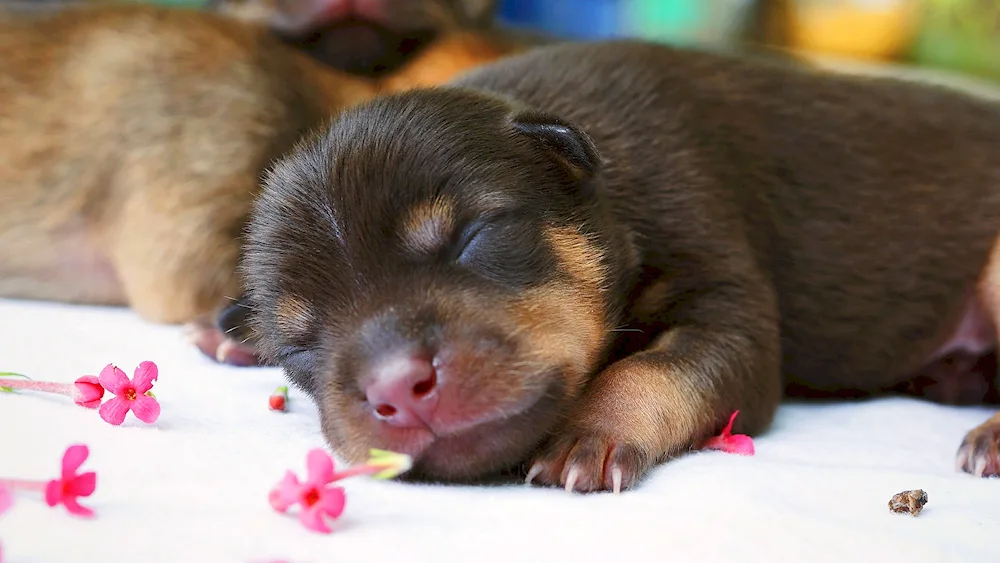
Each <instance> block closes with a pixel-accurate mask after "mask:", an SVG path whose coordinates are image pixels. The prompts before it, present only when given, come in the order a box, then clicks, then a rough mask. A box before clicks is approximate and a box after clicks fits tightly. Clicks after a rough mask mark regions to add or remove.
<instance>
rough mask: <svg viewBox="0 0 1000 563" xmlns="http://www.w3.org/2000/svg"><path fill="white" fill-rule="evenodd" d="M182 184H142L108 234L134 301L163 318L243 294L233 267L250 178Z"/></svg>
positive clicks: (146, 314) (198, 312) (174, 319)
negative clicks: (217, 183)
mask: <svg viewBox="0 0 1000 563" xmlns="http://www.w3.org/2000/svg"><path fill="white" fill-rule="evenodd" d="M175 180H176V179H175ZM251 180H252V177H251ZM177 184H178V182H174V183H171V184H170V185H159V186H158V185H156V183H151V184H146V185H144V189H143V190H142V191H138V192H135V193H133V194H131V195H130V197H129V198H128V199H127V200H126V201H125V202H124V204H123V205H122V208H121V210H120V212H119V221H118V222H117V224H114V225H113V227H112V228H114V231H113V232H106V233H105V236H106V237H108V238H109V241H110V248H111V257H112V260H113V262H114V264H115V268H116V270H117V271H118V275H119V277H120V279H121V282H122V287H123V288H124V291H125V294H126V296H127V299H128V302H129V305H130V306H131V307H132V308H133V309H134V310H135V311H136V312H137V313H138V314H139V315H140V316H142V317H143V318H145V319H147V320H150V321H153V322H158V323H164V324H179V323H186V322H191V321H193V320H195V319H197V318H199V317H200V316H203V315H207V314H212V313H214V312H216V311H218V310H219V309H220V308H221V307H222V306H223V305H224V304H225V303H226V302H227V297H228V298H229V299H235V298H237V297H239V295H240V294H241V293H242V288H241V283H240V281H239V278H238V276H237V273H236V267H237V261H238V259H239V254H240V246H241V241H240V235H241V231H242V228H243V225H244V223H245V221H246V218H247V215H248V213H249V208H250V204H251V200H252V197H253V196H252V193H253V191H254V186H253V184H252V183H251V184H249V185H247V182H246V181H245V180H244V181H242V182H239V183H238V184H237V183H231V184H230V185H228V186H225V187H218V186H212V185H209V186H205V189H203V190H202V189H199V187H200V186H198V185H192V184H194V183H193V182H187V183H186V185H183V186H181V185H177Z"/></svg>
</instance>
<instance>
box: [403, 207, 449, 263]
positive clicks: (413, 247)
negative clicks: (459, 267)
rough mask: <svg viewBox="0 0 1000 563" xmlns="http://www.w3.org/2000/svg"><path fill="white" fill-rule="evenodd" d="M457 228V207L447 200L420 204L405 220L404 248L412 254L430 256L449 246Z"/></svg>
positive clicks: (411, 210)
mask: <svg viewBox="0 0 1000 563" xmlns="http://www.w3.org/2000/svg"><path fill="white" fill-rule="evenodd" d="M454 228H455V206H454V204H453V203H452V202H451V201H449V200H446V199H443V198H437V199H435V200H433V201H429V202H424V203H420V204H418V205H416V206H414V207H413V208H412V209H410V211H409V213H407V215H406V218H405V219H404V220H403V224H402V229H401V231H402V232H401V233H400V235H401V236H402V239H403V246H405V247H406V248H407V249H408V250H410V251H412V252H416V253H419V254H429V253H432V252H435V251H437V250H440V249H441V248H443V247H444V246H445V245H446V244H448V241H449V239H450V238H451V234H452V231H453V230H454Z"/></svg>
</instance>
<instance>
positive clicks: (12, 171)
mask: <svg viewBox="0 0 1000 563" xmlns="http://www.w3.org/2000/svg"><path fill="white" fill-rule="evenodd" d="M477 49H478V48H477V47H476V46H475V41H474V40H472V39H471V38H470V37H464V38H463V37H460V36H454V37H449V39H447V40H445V41H442V42H440V44H439V45H435V46H432V47H430V48H429V49H428V50H426V51H424V52H423V53H422V56H423V57H425V59H424V61H430V62H432V63H434V64H435V65H436V66H434V69H435V70H434V71H433V72H427V69H424V68H422V67H421V65H422V64H426V63H425V62H422V61H421V60H414V61H413V62H412V65H411V66H408V67H404V68H403V69H402V72H401V73H397V74H396V75H390V76H388V77H387V78H386V81H384V82H379V81H375V80H370V79H364V78H360V77H354V76H351V75H348V74H345V73H342V72H338V71H336V70H333V69H330V68H329V67H327V66H325V65H322V64H320V63H318V62H316V61H315V60H313V59H312V58H310V57H308V56H307V55H305V54H303V53H302V52H301V51H299V50H297V49H294V48H292V47H290V46H287V45H285V44H284V43H283V42H282V41H280V40H279V39H278V38H276V37H275V36H274V35H273V34H271V33H269V32H267V31H266V30H265V29H263V28H261V27H259V26H253V25H248V24H245V23H242V22H238V21H235V20H233V19H232V18H227V17H223V16H219V15H216V14H209V13H203V12H197V11H188V10H174V9H167V8H156V7H150V6H126V5H96V6H93V7H91V6H86V5H77V6H75V7H67V8H65V9H61V10H55V11H52V12H47V13H43V14H39V13H35V14H33V15H32V17H28V18H22V17H18V16H16V15H13V14H7V15H0V52H2V53H4V56H3V57H2V58H0V296H3V297H14V298H27V299H44V300H54V301H62V302H74V303H86V304H102V305H129V306H131V307H133V308H134V309H135V310H136V311H137V312H138V313H139V314H140V315H141V316H143V317H144V318H146V319H149V320H152V321H156V322H163V323H181V322H187V321H191V320H194V319H196V318H198V317H200V316H202V315H211V314H213V313H214V312H215V311H216V310H218V309H219V308H220V307H221V306H222V305H224V303H225V302H226V298H227V296H237V295H239V294H240V293H241V289H242V288H241V283H240V281H239V279H238V278H237V275H236V273H235V272H236V264H237V261H238V258H239V254H240V246H241V240H240V238H241V232H242V229H243V226H244V223H245V220H246V218H247V214H248V213H249V210H250V206H251V202H252V201H253V198H254V195H255V193H256V192H257V189H258V179H259V177H260V174H261V171H262V170H264V169H265V168H266V167H267V166H268V164H269V163H270V162H271V160H272V159H274V158H276V157H278V156H279V155H281V154H283V153H284V152H285V151H286V150H288V149H289V148H290V147H291V146H292V144H293V143H295V142H296V141H297V140H298V139H299V137H300V136H301V135H302V134H303V133H304V132H306V131H307V130H309V129H311V128H313V127H314V126H316V125H318V124H320V123H322V122H323V121H324V120H325V119H326V118H327V117H328V116H329V115H330V114H332V113H334V112H336V111H338V110H340V109H342V108H344V107H346V106H349V105H352V104H355V103H357V102H359V101H361V100H365V99H368V98H370V97H372V96H374V95H375V94H376V93H377V92H379V91H382V90H385V89H393V88H407V87H410V86H414V85H428V82H427V81H430V82H431V83H433V81H435V80H446V79H447V78H450V77H451V75H452V74H453V73H455V72H458V71H460V70H463V69H464V68H467V67H468V66H474V65H475V64H478V63H480V62H485V61H486V60H491V59H492V58H496V57H497V56H500V55H499V54H498V53H496V52H494V51H488V52H487V51H484V50H477ZM448 53H452V54H454V55H455V57H454V59H452V58H450V56H449V55H448ZM440 59H444V60H454V61H460V62H458V63H455V64H452V65H451V66H445V67H442V66H441V65H440V64H439V62H435V61H438V60H440ZM440 69H444V70H443V71H442V70H440ZM408 77H409V78H408Z"/></svg>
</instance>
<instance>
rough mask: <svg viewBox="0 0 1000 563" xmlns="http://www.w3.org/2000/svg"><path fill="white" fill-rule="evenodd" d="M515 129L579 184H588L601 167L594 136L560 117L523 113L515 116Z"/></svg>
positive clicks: (534, 112) (513, 124)
mask: <svg viewBox="0 0 1000 563" xmlns="http://www.w3.org/2000/svg"><path fill="white" fill-rule="evenodd" d="M511 125H512V126H513V127H514V130H515V131H517V132H518V133H520V134H522V135H525V136H527V137H528V138H530V139H531V140H532V141H534V142H535V143H537V144H538V146H539V148H540V149H541V150H543V151H545V152H546V153H547V154H548V155H549V156H550V157H551V158H552V159H553V160H555V161H556V162H557V163H558V164H559V166H560V167H562V168H563V169H564V170H565V171H566V173H567V174H568V175H569V176H570V178H572V179H573V180H574V181H576V182H578V183H581V184H584V183H587V181H588V180H590V179H591V178H593V176H594V175H595V174H596V173H597V171H598V169H599V168H600V167H601V155H600V153H598V152H597V146H596V145H594V141H593V140H591V138H590V136H589V135H587V134H586V133H584V132H583V130H581V129H580V128H578V127H576V126H575V125H571V124H569V123H567V122H565V121H563V120H562V119H559V118H558V117H555V116H552V115H548V114H545V113H542V112H538V111H523V112H520V113H517V114H515V115H514V116H513V118H512V119H511Z"/></svg>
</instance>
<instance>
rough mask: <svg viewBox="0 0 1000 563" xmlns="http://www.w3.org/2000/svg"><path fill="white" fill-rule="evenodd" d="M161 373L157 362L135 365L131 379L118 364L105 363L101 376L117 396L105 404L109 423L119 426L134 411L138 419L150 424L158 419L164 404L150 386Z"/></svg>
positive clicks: (105, 414) (105, 419)
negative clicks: (157, 398)
mask: <svg viewBox="0 0 1000 563" xmlns="http://www.w3.org/2000/svg"><path fill="white" fill-rule="evenodd" d="M158 375H159V369H158V368H157V367H156V364H155V363H153V362H148V361H147V362H142V363H140V364H139V366H138V367H137V368H135V373H134V374H133V375H132V379H131V380H130V379H129V378H128V376H126V375H125V372H123V371H122V370H120V369H118V367H117V366H115V365H113V364H108V365H107V366H105V367H104V369H103V370H101V375H100V376H99V377H98V379H99V380H100V383H101V385H103V386H104V388H105V389H107V390H108V391H109V392H110V393H113V394H114V395H115V397H114V398H112V399H109V400H108V401H107V402H105V403H104V404H103V405H101V410H100V414H101V418H103V419H104V421H105V422H107V423H108V424H114V425H115V426H118V425H120V424H121V423H123V422H125V415H127V414H128V411H130V410H131V411H132V413H133V414H134V415H135V417H136V418H138V419H139V420H141V421H143V422H145V423H147V424H152V423H154V422H156V419H157V418H159V416H160V403H158V402H157V401H156V398H155V397H153V394H152V392H151V391H150V389H152V388H153V382H154V381H156V378H157V377H158Z"/></svg>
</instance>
